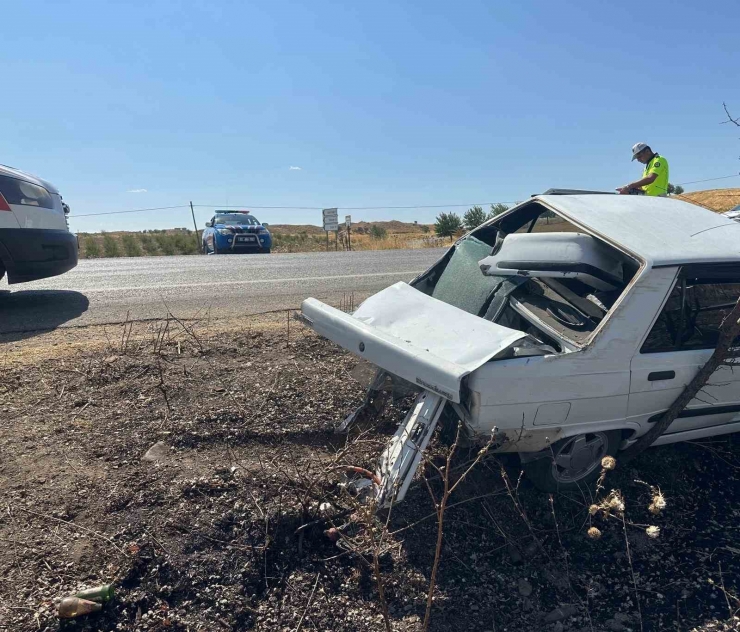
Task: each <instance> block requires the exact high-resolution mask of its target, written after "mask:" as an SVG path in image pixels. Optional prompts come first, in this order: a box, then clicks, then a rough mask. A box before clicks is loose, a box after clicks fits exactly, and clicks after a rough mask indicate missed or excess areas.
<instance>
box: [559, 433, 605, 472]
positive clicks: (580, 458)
mask: <svg viewBox="0 0 740 632" xmlns="http://www.w3.org/2000/svg"><path fill="white" fill-rule="evenodd" d="M608 445H609V440H608V439H607V436H606V434H604V433H603V432H593V433H588V434H582V435H578V436H576V437H571V438H570V439H568V440H567V441H566V442H565V443H564V444H563V445H562V446H560V448H559V449H558V450H557V451H556V452H555V455H554V459H553V462H552V475H553V478H554V479H555V480H556V481H557V482H558V483H576V482H578V481H581V480H583V479H584V478H586V477H587V476H588V475H589V474H591V473H592V472H593V471H594V470H595V469H597V468H598V467H599V465H600V464H601V459H602V458H604V457H605V456H606V454H607V448H608Z"/></svg>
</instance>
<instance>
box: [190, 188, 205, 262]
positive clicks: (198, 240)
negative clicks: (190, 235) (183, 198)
mask: <svg viewBox="0 0 740 632" xmlns="http://www.w3.org/2000/svg"><path fill="white" fill-rule="evenodd" d="M190 213H191V214H192V215H193V228H194V229H195V247H196V248H197V249H198V252H200V251H201V250H202V249H203V248H202V246H201V245H200V236H199V235H198V224H196V222H195V210H194V209H193V202H192V200H191V201H190Z"/></svg>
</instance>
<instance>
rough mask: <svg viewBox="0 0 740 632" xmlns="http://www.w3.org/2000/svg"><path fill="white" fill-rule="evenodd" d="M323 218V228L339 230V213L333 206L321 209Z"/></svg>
mask: <svg viewBox="0 0 740 632" xmlns="http://www.w3.org/2000/svg"><path fill="white" fill-rule="evenodd" d="M321 215H322V216H323V219H324V230H339V215H338V213H337V209H335V208H325V209H324V210H323V211H321Z"/></svg>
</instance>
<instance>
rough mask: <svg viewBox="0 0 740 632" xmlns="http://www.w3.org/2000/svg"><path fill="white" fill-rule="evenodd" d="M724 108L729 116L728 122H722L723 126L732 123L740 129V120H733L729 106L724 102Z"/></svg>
mask: <svg viewBox="0 0 740 632" xmlns="http://www.w3.org/2000/svg"><path fill="white" fill-rule="evenodd" d="M722 107H723V108H725V114H727V120H726V121H722V123H721V124H724V123H732V124H733V125H737V126H738V127H740V118H732V115H731V114H730V111H729V110H728V109H727V104H726V103H725V102H724V101H722Z"/></svg>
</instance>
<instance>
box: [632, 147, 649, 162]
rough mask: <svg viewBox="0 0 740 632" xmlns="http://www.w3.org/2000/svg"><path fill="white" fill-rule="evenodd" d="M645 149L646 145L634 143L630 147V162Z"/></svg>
mask: <svg viewBox="0 0 740 632" xmlns="http://www.w3.org/2000/svg"><path fill="white" fill-rule="evenodd" d="M647 148H648V144H647V143H635V144H634V145H632V160H634V159H635V158H637V154H639V153H640V152H641V151H642V150H643V149H647Z"/></svg>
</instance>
